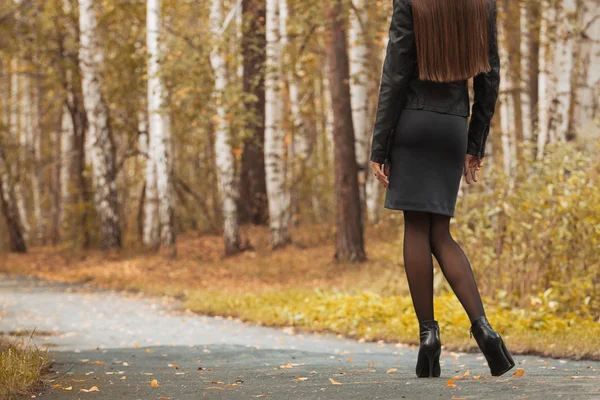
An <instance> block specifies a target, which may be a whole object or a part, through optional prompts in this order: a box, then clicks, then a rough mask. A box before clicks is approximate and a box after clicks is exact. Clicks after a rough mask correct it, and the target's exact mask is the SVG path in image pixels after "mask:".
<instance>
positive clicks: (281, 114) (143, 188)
mask: <svg viewBox="0 0 600 400" xmlns="http://www.w3.org/2000/svg"><path fill="white" fill-rule="evenodd" d="M498 6H499V19H498V23H499V26H500V40H501V43H500V45H501V57H502V64H503V69H502V73H503V76H502V88H501V96H500V102H499V104H498V107H497V112H496V116H495V119H494V121H493V131H492V133H491V140H490V141H489V146H490V147H489V151H488V154H489V161H488V169H487V171H486V175H487V177H489V179H486V180H484V183H483V185H479V186H478V187H476V188H470V187H469V188H467V187H464V188H463V190H462V191H461V195H466V194H467V192H468V191H471V192H472V191H475V192H477V193H480V194H482V195H483V194H485V193H488V194H490V193H506V194H507V195H508V194H510V193H513V192H515V191H516V192H518V190H519V185H522V184H523V185H525V186H527V185H530V184H531V182H530V180H528V179H530V178H527V177H520V175H519V171H521V170H522V169H525V170H530V171H533V170H534V169H533V168H532V167H531V166H532V165H533V161H534V160H535V159H537V160H538V161H540V162H544V161H545V160H546V159H547V157H548V154H549V153H548V151H547V148H548V146H549V145H550V146H554V147H556V146H558V147H560V146H572V147H575V148H577V150H578V151H580V152H581V154H584V155H586V154H588V155H589V154H593V151H594V144H595V143H597V142H598V138H599V137H600V69H599V68H597V67H596V66H598V65H600V6H599V5H598V2H597V1H596V0H544V1H537V0H521V1H508V0H498ZM391 8H392V2H391V1H386V2H381V1H378V2H373V3H368V2H363V1H357V0H354V1H350V0H328V1H326V2H322V1H316V0H314V1H313V0H302V1H300V0H241V1H233V0H211V1H210V2H197V1H175V0H162V1H159V0H147V1H145V0H131V1H128V2H126V3H123V2H117V1H114V0H79V1H76V0H46V1H39V0H19V1H17V0H6V1H3V2H1V3H0V93H1V94H2V96H0V188H1V189H2V190H1V191H0V194H1V196H0V199H1V204H2V213H3V216H4V217H3V218H0V246H1V247H2V248H3V249H4V250H12V251H25V250H26V248H27V247H31V246H38V245H50V244H51V245H61V246H66V247H72V248H96V247H97V248H103V249H115V248H120V247H123V246H125V247H136V246H138V245H142V244H143V245H145V246H147V247H149V248H152V249H158V248H160V247H165V248H167V249H170V250H169V251H171V252H173V254H174V251H175V245H176V235H177V234H181V233H185V232H191V231H197V232H201V233H217V232H220V233H222V234H223V237H224V249H225V253H226V254H233V253H236V252H239V251H242V250H244V249H245V248H247V247H248V245H250V246H251V245H252V238H251V237H247V238H245V237H243V236H242V235H241V234H240V230H239V226H240V225H241V224H242V225H243V224H256V225H265V226H268V227H269V229H270V235H271V245H272V246H273V247H274V248H276V247H281V246H285V245H286V244H288V243H289V242H290V241H293V239H294V238H293V237H292V236H291V233H290V228H291V227H293V226H298V225H304V226H310V225H311V224H313V223H322V222H329V223H331V224H333V225H335V226H336V231H337V240H336V243H337V244H336V256H337V258H338V259H339V260H340V261H358V260H363V259H365V257H366V251H365V246H364V243H363V242H364V240H363V230H364V227H365V226H368V224H373V223H376V222H377V221H378V219H379V217H380V213H381V202H382V194H383V191H382V188H380V187H379V185H378V184H377V182H375V181H374V179H373V177H372V174H370V173H368V172H369V171H368V167H369V166H368V162H367V160H368V153H369V144H370V135H371V126H372V121H373V117H374V111H375V107H376V99H377V90H378V86H379V78H380V73H381V65H382V58H383V55H384V50H385V46H386V40H387V34H388V33H387V29H388V27H389V18H390V16H391ZM561 143H562V144H561ZM353 144H354V146H353ZM578 154H579V153H578ZM582 165H583V164H582ZM548 168H555V166H554V165H552V164H550V165H548ZM556 168H558V167H556ZM584 168H586V169H587V168H591V167H590V166H589V165H587V166H584ZM565 173H567V172H565ZM570 173H571V172H569V174H570ZM498 177H502V179H496V178H498ZM492 178H494V179H492ZM590 179H592V177H590ZM596 183H597V181H596ZM557 184H559V183H558V182H557ZM582 184H584V185H585V183H582ZM540 190H545V188H540ZM467 197H468V196H467ZM336 216H337V217H336ZM492 221H493V225H492V226H490V229H491V231H490V232H491V233H490V235H492V236H493V237H495V238H498V237H501V236H502V234H503V232H504V231H503V229H506V226H505V225H503V224H505V223H506V222H505V221H504V222H503V221H502V219H501V218H499V217H498V216H497V215H496V216H493V218H492ZM467 222H468V221H464V223H465V224H466V223H467ZM367 250H368V246H367Z"/></svg>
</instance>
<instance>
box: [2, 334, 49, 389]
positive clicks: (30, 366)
mask: <svg viewBox="0 0 600 400" xmlns="http://www.w3.org/2000/svg"><path fill="white" fill-rule="evenodd" d="M48 366H49V360H48V357H47V356H46V354H44V353H42V352H40V351H39V350H38V349H37V348H35V347H33V346H30V345H22V344H15V343H13V342H11V341H8V340H5V339H1V338H0V399H3V400H12V399H19V398H22V397H23V396H27V395H28V394H30V393H31V392H32V390H35V389H36V388H38V387H39V386H40V385H41V382H42V376H43V374H44V372H45V371H46V369H47V368H48Z"/></svg>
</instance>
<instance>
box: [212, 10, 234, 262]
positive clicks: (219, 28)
mask: <svg viewBox="0 0 600 400" xmlns="http://www.w3.org/2000/svg"><path fill="white" fill-rule="evenodd" d="M234 11H235V10H234ZM210 20H211V31H212V35H213V48H212V51H211V54H210V61H211V66H212V69H213V72H214V76H215V92H214V97H215V105H216V115H215V118H214V120H215V125H216V127H215V128H216V129H215V156H216V164H215V167H216V168H217V177H218V182H219V192H220V194H221V204H222V209H223V217H224V239H225V254H234V253H236V252H239V251H240V238H239V219H238V218H239V217H238V206H237V201H238V197H239V189H238V182H237V179H236V166H235V159H234V157H233V152H232V147H231V133H230V131H229V128H228V126H227V109H226V106H227V103H226V101H225V98H224V91H225V89H226V88H227V84H228V77H227V64H226V60H225V54H224V53H223V43H221V41H220V38H221V36H222V35H223V31H224V29H223V23H224V20H223V11H222V8H221V0H212V3H211V8H210Z"/></svg>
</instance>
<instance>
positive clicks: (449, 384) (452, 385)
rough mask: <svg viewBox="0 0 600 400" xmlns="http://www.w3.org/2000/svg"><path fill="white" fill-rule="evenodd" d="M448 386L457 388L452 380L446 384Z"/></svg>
mask: <svg viewBox="0 0 600 400" xmlns="http://www.w3.org/2000/svg"><path fill="white" fill-rule="evenodd" d="M446 386H448V387H456V385H455V384H454V382H452V379H448V382H446Z"/></svg>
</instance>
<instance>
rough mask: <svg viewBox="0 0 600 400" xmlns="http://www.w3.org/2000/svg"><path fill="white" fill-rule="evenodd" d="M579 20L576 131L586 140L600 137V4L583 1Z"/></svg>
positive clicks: (575, 110) (589, 0)
mask: <svg viewBox="0 0 600 400" xmlns="http://www.w3.org/2000/svg"><path fill="white" fill-rule="evenodd" d="M579 14H580V17H579V21H580V22H579V26H580V27H582V29H583V31H582V32H581V39H580V40H581V41H582V43H581V51H580V54H579V60H578V67H577V85H576V88H575V90H576V96H577V97H576V106H575V107H574V118H573V121H574V122H575V126H574V132H575V134H576V136H578V137H582V138H592V140H593V139H597V138H598V137H600V122H598V121H600V68H598V65H600V17H599V16H600V4H598V1H597V0H586V1H585V2H583V4H582V7H581V10H580V13H579Z"/></svg>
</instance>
